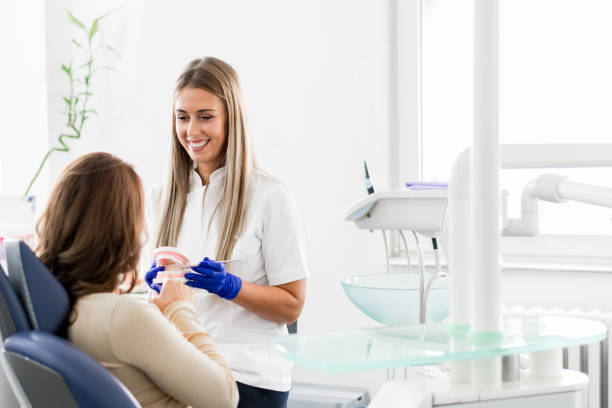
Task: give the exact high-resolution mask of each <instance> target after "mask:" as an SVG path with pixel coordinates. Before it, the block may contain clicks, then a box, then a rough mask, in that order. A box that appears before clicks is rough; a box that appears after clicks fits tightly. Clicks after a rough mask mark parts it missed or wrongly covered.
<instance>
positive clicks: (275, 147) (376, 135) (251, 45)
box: [39, 0, 405, 393]
mask: <svg viewBox="0 0 612 408" xmlns="http://www.w3.org/2000/svg"><path fill="white" fill-rule="evenodd" d="M123 3H124V2H123V1H109V2H104V3H102V2H95V3H94V2H77V1H73V2H70V1H63V2H62V1H56V2H52V3H49V4H47V6H46V7H47V8H46V16H47V20H48V21H47V23H48V26H47V35H48V37H47V44H48V53H49V54H48V59H47V66H48V69H49V70H51V71H52V70H53V69H54V67H59V65H60V64H61V63H62V62H63V61H65V60H66V58H69V52H70V50H69V47H66V46H65V44H69V42H70V36H71V35H73V34H74V33H75V30H74V29H73V28H72V27H71V26H70V25H68V23H67V21H66V18H65V16H64V11H63V8H64V7H65V8H68V9H70V10H72V11H73V12H74V14H75V15H76V16H77V17H79V18H80V19H81V20H83V21H84V22H85V23H86V24H89V23H90V22H91V20H92V19H93V18H95V17H96V16H98V15H101V14H103V13H104V12H106V11H108V10H109V9H112V8H113V7H115V6H116V5H120V4H123ZM390 18H391V12H390V3H389V2H386V1H384V2H381V1H375V0H359V1H355V0H342V1H333V2H329V1H325V0H315V1H301V2H296V1H292V2H287V1H283V0H265V1H257V2H253V1H224V2H216V1H207V2H202V1H195V0H193V1H187V0H186V1H180V2H162V1H145V0H132V1H130V2H127V3H125V5H124V6H123V8H121V9H120V10H118V11H117V12H116V13H114V14H113V15H111V16H110V17H109V18H108V19H107V20H103V21H102V22H101V30H102V32H103V34H104V35H105V40H106V42H107V43H109V44H111V45H112V46H113V47H115V48H116V49H117V50H118V51H119V53H120V54H121V56H122V57H121V59H116V58H113V57H112V55H110V54H107V55H102V54H100V55H101V58H102V60H101V62H102V63H103V64H110V65H113V66H115V67H116V71H114V72H113V71H100V73H99V76H97V77H94V78H93V80H92V82H93V88H94V93H95V95H94V98H93V100H92V102H91V107H92V108H94V109H96V110H98V111H99V115H98V116H93V117H92V119H91V120H90V121H89V122H88V123H87V124H86V125H85V129H84V132H83V133H84V136H83V139H82V140H79V141H76V142H75V141H71V142H70V144H71V146H72V150H71V152H70V153H68V154H58V155H55V156H54V157H53V159H52V166H51V179H52V178H53V177H54V176H56V175H57V174H58V173H59V171H61V169H62V168H63V167H64V166H65V165H66V164H67V163H68V162H69V161H71V160H73V159H74V158H75V157H77V156H79V155H81V154H83V153H86V152H90V151H96V150H104V151H109V152H112V153H114V154H117V155H118V156H120V157H122V158H123V159H125V160H127V161H128V162H131V163H133V164H134V165H135V166H136V169H137V171H138V172H139V174H140V176H141V177H142V180H143V183H144V185H145V188H147V187H149V186H151V185H153V184H155V183H160V182H163V181H164V178H165V175H166V171H167V165H166V163H167V149H168V147H169V142H170V117H171V116H170V114H171V110H170V109H171V96H172V90H173V86H174V81H175V79H176V77H177V76H178V75H179V73H180V71H181V69H182V68H183V66H184V65H186V64H187V62H188V61H190V60H191V59H193V58H195V57H201V56H205V55H212V56H216V57H219V58H221V59H223V60H225V61H227V62H229V63H230V64H231V65H233V67H234V68H235V69H236V70H237V72H238V74H239V75H240V77H241V80H242V85H243V90H244V93H245V99H246V103H247V110H248V116H249V121H250V127H251V131H252V132H251V135H252V136H253V140H254V145H255V150H256V154H257V158H258V161H259V163H260V165H261V166H262V167H263V168H264V169H266V170H268V171H269V172H270V173H272V174H273V175H275V176H277V177H278V178H280V179H282V180H283V181H284V182H286V184H287V185H288V186H289V188H290V189H291V190H292V191H293V192H294V193H295V194H296V195H297V197H298V199H299V200H300V202H301V204H302V209H303V216H304V223H305V226H306V233H307V237H308V250H309V262H310V270H311V274H312V276H311V277H310V278H309V280H308V287H307V290H308V292H307V301H306V305H305V308H304V311H303V314H302V316H301V318H300V320H299V329H300V331H301V332H303V333H312V332H324V331H329V330H341V329H349V328H358V327H367V326H374V325H375V324H376V323H375V322H374V321H372V320H370V319H369V318H367V317H365V316H364V315H362V314H361V312H360V311H358V310H357V309H356V308H355V307H354V306H353V305H352V304H351V303H350V302H349V301H348V299H347V297H346V296H345V294H344V293H343V291H342V289H341V286H340V283H339V282H340V280H341V279H342V278H343V277H346V276H350V275H355V274H364V273H371V272H379V271H381V261H382V259H383V255H382V254H383V252H382V251H383V250H382V239H381V237H380V235H379V234H371V233H368V232H367V231H362V230H358V229H356V228H355V227H354V226H353V225H352V224H349V223H347V222H345V221H343V220H342V211H343V210H344V209H345V208H347V207H349V206H350V205H351V204H352V203H353V202H354V201H355V200H357V199H359V198H360V197H362V196H363V195H364V194H365V187H364V181H363V160H364V159H366V160H367V161H368V166H369V169H370V174H371V176H372V178H373V182H374V184H375V186H376V187H377V188H379V189H383V188H387V187H388V184H389V182H388V180H390V174H389V172H390V171H392V168H390V167H389V166H387V163H386V155H387V154H388V153H389V151H390V150H392V149H391V148H390V145H389V141H388V134H389V128H390V121H391V120H392V118H390V109H389V103H390V97H389V95H390V93H389V87H390V82H392V81H390V67H389V61H390V52H391V50H390V47H391V45H390V44H391V41H390V35H391V31H390V30H389V19H390ZM404 29H405V27H404ZM67 52H68V55H67ZM49 79H50V82H49V85H48V88H49V115H50V117H49V127H50V135H49V140H50V142H53V141H54V140H55V135H56V134H57V133H58V132H59V130H60V128H61V125H62V120H63V119H62V117H60V116H57V115H55V116H53V115H54V114H53V112H54V109H55V111H57V110H58V109H59V108H61V103H60V102H59V100H58V99H57V98H56V96H55V95H56V94H57V92H59V91H60V90H61V89H65V88H62V87H65V84H63V83H62V82H61V79H62V80H63V78H61V75H60V76H57V75H56V76H50V77H49ZM395 154H397V152H395ZM40 188H43V187H42V186H39V189H40ZM41 194H44V192H43V193H41ZM384 379H385V376H384V373H382V372H380V371H379V372H372V373H357V374H351V375H340V376H326V375H324V374H321V373H319V372H315V371H311V370H307V369H302V368H299V367H296V380H298V381H299V380H302V381H304V380H306V381H311V382H319V383H320V382H323V381H325V382H327V383H338V384H346V385H362V386H367V387H369V388H370V390H371V393H373V392H374V391H375V390H376V389H377V388H378V386H379V384H380V383H382V381H384Z"/></svg>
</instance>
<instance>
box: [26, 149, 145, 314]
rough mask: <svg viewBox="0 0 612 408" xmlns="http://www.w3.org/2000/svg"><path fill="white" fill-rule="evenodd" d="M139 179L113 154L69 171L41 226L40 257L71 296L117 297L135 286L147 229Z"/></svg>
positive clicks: (90, 157) (94, 156)
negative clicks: (102, 294) (103, 294)
mask: <svg viewBox="0 0 612 408" xmlns="http://www.w3.org/2000/svg"><path fill="white" fill-rule="evenodd" d="M143 201H144V199H143V191H142V185H141V183H140V178H139V177H138V175H137V174H136V172H135V171H134V169H133V168H132V166H130V165H129V164H127V163H125V162H123V161H122V160H120V159H119V158H117V157H115V156H113V155H111V154H108V153H91V154H87V155H85V156H82V157H80V158H78V159H76V160H74V161H73V162H72V163H70V164H69V165H68V167H66V169H64V171H63V172H62V174H61V175H60V177H59V180H58V182H57V184H56V185H55V187H54V189H53V192H52V193H51V196H50V197H49V201H48V205H47V208H46V209H45V212H44V213H43V215H42V217H41V218H40V220H39V221H38V223H37V225H36V232H37V233H38V236H39V245H38V248H37V251H36V252H37V255H38V256H39V257H40V259H41V260H42V262H43V263H44V264H45V265H46V266H47V267H48V268H49V269H50V270H51V272H53V274H54V275H55V276H56V277H57V279H58V280H59V281H60V282H61V283H62V284H63V285H64V287H65V288H66V290H67V291H68V293H69V296H70V301H71V304H72V305H74V302H75V301H76V300H77V299H78V298H79V297H81V296H84V295H88V294H91V293H98V292H113V291H115V290H116V289H117V287H118V285H120V284H122V283H123V282H124V281H125V279H126V277H127V276H128V274H131V275H132V279H131V284H130V287H129V289H128V290H127V292H130V291H131V290H132V289H133V288H134V285H135V283H136V268H137V264H138V258H139V256H140V249H141V242H140V235H141V231H142V227H143V223H144V216H143V215H144V207H143V205H144V203H143Z"/></svg>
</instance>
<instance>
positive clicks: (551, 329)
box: [275, 316, 607, 373]
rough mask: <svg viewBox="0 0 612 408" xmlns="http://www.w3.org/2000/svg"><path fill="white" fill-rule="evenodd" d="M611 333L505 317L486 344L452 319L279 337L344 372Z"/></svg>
mask: <svg viewBox="0 0 612 408" xmlns="http://www.w3.org/2000/svg"><path fill="white" fill-rule="evenodd" d="M606 332H607V328H606V326H605V325H604V324H603V323H601V322H597V321H594V320H587V319H578V318H570V317H552V316H544V317H539V318H529V319H521V318H512V319H505V320H504V321H503V322H502V333H503V338H500V339H499V340H497V341H495V342H492V343H490V344H485V345H482V344H481V342H479V343H478V345H477V344H476V342H474V341H472V340H471V338H470V336H469V334H468V335H465V334H463V335H452V336H451V334H450V333H451V326H450V325H448V324H444V323H431V324H424V325H410V326H394V327H378V328H371V329H358V330H352V331H345V332H331V333H323V334H309V335H290V336H285V337H282V338H278V339H277V340H276V341H275V346H276V349H277V350H278V351H279V352H280V353H281V354H282V355H283V356H284V357H285V358H287V359H289V360H291V361H294V362H296V363H298V364H302V365H304V366H307V367H311V368H315V369H318V370H322V371H326V372H330V373H341V372H353V371H364V370H374V369H383V368H391V367H403V366H418V365H431V364H439V363H443V362H446V361H455V360H471V359H476V358H483V357H492V356H501V355H510V354H517V353H524V352H532V351H544V350H551V349H557V348H563V347H568V346H576V345H581V344H589V343H594V342H597V341H600V340H602V339H604V338H605V337H606Z"/></svg>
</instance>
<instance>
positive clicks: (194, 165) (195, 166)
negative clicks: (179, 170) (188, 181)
mask: <svg viewBox="0 0 612 408" xmlns="http://www.w3.org/2000/svg"><path fill="white" fill-rule="evenodd" d="M197 168H198V162H196V161H194V162H193V169H194V170H197Z"/></svg>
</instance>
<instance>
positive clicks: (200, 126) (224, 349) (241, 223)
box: [145, 57, 308, 408]
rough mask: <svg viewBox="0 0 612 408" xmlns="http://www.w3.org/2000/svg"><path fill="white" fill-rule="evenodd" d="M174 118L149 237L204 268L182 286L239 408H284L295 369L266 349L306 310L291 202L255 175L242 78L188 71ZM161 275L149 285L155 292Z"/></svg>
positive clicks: (201, 64)
mask: <svg viewBox="0 0 612 408" xmlns="http://www.w3.org/2000/svg"><path fill="white" fill-rule="evenodd" d="M172 118H173V119H172V142H171V143H172V147H171V169H170V176H169V180H168V183H167V185H166V186H165V188H162V187H161V186H157V187H154V188H152V189H151V191H150V192H149V194H148V195H147V208H148V211H149V212H148V214H147V215H148V217H147V219H148V220H149V228H150V229H149V233H150V234H151V236H152V237H154V241H155V243H156V245H157V246H174V247H178V249H179V250H180V251H181V252H182V253H183V254H184V255H186V256H187V257H188V258H189V259H191V260H192V261H196V260H201V259H203V258H204V260H203V261H202V262H200V263H199V265H198V266H197V267H195V268H193V271H192V272H191V273H187V274H186V275H185V278H186V279H187V282H186V284H187V285H189V286H192V287H194V288H198V289H202V290H197V291H196V294H195V306H196V310H197V311H198V313H199V316H200V319H201V321H202V322H203V324H204V327H205V328H206V330H207V331H208V332H209V333H210V334H211V335H212V336H213V338H215V341H216V342H217V344H218V346H219V350H220V352H221V355H222V356H223V357H224V358H225V359H226V360H227V361H228V364H229V366H230V368H231V370H232V373H233V375H234V377H235V378H236V380H237V382H238V390H239V392H240V402H239V405H238V406H239V407H241V408H245V407H284V406H285V404H286V401H287V397H288V391H289V389H290V387H291V364H290V363H289V362H288V361H286V360H284V359H283V358H282V357H280V356H279V355H277V354H276V353H275V352H274V350H273V346H272V344H271V340H272V339H273V338H274V337H276V336H279V335H283V334H287V328H286V324H289V323H292V322H295V321H296V320H297V318H298V316H299V315H300V313H301V310H302V306H303V304H304V298H305V279H306V277H307V275H308V272H307V268H306V262H305V244H304V238H303V230H302V225H301V218H300V215H299V212H298V209H297V205H296V202H295V200H294V198H293V196H292V195H291V194H290V193H289V192H288V191H287V189H286V188H285V187H284V186H283V185H282V184H281V183H279V182H278V181H276V180H275V179H273V178H271V177H269V176H267V175H265V174H264V173H263V172H261V171H260V170H258V169H257V168H256V167H255V166H254V162H253V158H252V152H251V150H250V146H249V143H248V137H247V129H246V120H245V111H244V107H243V101H242V95H241V90H240V84H239V80H238V76H237V75H236V72H235V71H234V70H233V69H232V67H230V66H229V65H228V64H227V63H225V62H223V61H220V60H218V59H216V58H211V57H208V58H204V59H196V60H194V61H192V62H191V63H189V64H188V65H187V67H186V68H185V70H184V71H183V73H182V74H181V75H180V76H179V78H178V80H177V83H176V89H175V92H174V103H173V109H172ZM150 250H151V249H150ZM205 257H206V258H205ZM209 258H210V259H209ZM146 259H148V260H150V259H151V255H150V254H149V255H148V257H147V258H146ZM212 259H216V260H228V259H232V260H235V262H232V263H229V264H223V263H218V262H215V261H212ZM159 270H161V268H155V267H153V268H151V269H150V270H149V271H148V272H147V273H146V275H145V280H146V281H147V283H149V286H151V287H152V288H153V289H155V290H159V287H158V286H156V285H154V284H152V283H151V282H152V280H153V279H154V277H155V276H156V274H157V272H158V271H159ZM203 381H204V380H203Z"/></svg>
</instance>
